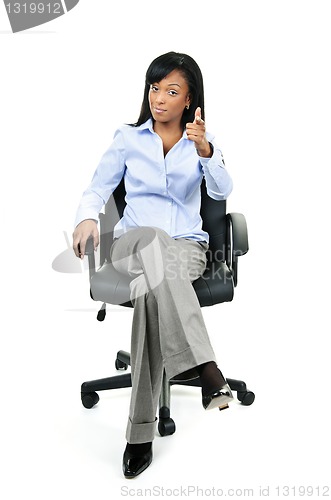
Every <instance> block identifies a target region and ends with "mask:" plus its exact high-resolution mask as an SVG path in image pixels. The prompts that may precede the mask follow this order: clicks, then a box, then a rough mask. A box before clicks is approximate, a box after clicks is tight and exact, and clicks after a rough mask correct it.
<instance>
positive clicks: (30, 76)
mask: <svg viewBox="0 0 331 500" xmlns="http://www.w3.org/2000/svg"><path fill="white" fill-rule="evenodd" d="M328 4H329V2H327V1H320V0H315V1H291V0H287V1H277V2H276V1H267V0H264V1H262V0H260V1H257V0H252V1H249V0H245V1H238V0H237V1H235V2H234V1H233V2H228V1H224V0H217V1H216V0H215V1H212V0H205V1H204V2H201V1H194V0H191V1H190V2H182V1H179V0H177V2H149V1H146V0H139V1H126V2H116V5H114V2H110V1H109V0H98V1H97V2H95V1H87V0H81V1H80V2H79V4H78V5H77V6H76V7H75V8H74V9H73V10H72V11H70V12H69V13H68V14H66V15H64V16H62V17H60V18H59V19H57V20H55V21H52V22H50V23H48V24H45V25H43V26H39V27H37V28H35V29H32V30H28V31H26V32H22V33H17V34H12V33H11V31H10V26H9V22H8V19H7V17H6V12H5V8H4V6H3V5H0V20H1V22H0V50H1V79H0V89H1V92H0V99H1V114H0V120H1V122H0V124H1V149H0V162H1V163H0V164H1V213H2V231H1V233H2V234H1V238H2V245H1V263H2V272H1V285H2V308H1V309H2V312H1V322H2V326H1V338H2V341H1V354H2V356H1V358H2V359H1V382H2V395H1V398H0V399H1V421H2V423H1V426H0V429H1V447H0V448H1V452H2V453H3V455H4V458H5V462H6V469H3V470H2V472H4V481H3V480H2V488H5V486H7V487H8V489H7V493H6V500H8V499H11V498H15V499H18V498H20V499H22V498H33V499H34V500H37V499H44V498H47V499H58V498H65V499H67V498H68V499H69V498H70V499H72V498H80V499H88V498H91V497H92V496H94V497H95V498H98V499H100V500H103V499H108V498H110V497H111V495H112V494H113V495H115V498H120V497H121V494H123V493H125V492H126V490H125V491H124V490H121V488H122V487H125V488H128V487H130V488H131V496H133V495H134V494H138V493H139V492H138V488H153V487H155V486H156V487H159V488H161V487H162V486H163V487H164V488H168V489H169V491H168V495H167V496H170V493H171V491H172V492H173V496H175V495H176V490H175V488H177V487H180V486H182V487H183V488H185V487H188V486H192V487H199V488H202V489H204V491H205V493H206V495H207V494H208V491H206V490H207V489H208V488H213V487H214V488H215V490H216V489H220V488H223V489H224V492H225V493H226V492H227V491H226V490H227V488H233V489H235V490H236V489H238V488H241V489H244V488H253V489H254V492H255V497H256V498H257V497H259V496H260V487H261V486H262V487H263V488H266V487H268V486H269V487H270V490H269V494H270V496H274V497H275V496H276V493H277V491H276V490H275V488H276V487H277V486H280V487H281V488H282V487H283V486H289V487H291V488H292V487H296V488H298V487H299V486H300V485H302V486H309V485H311V486H313V487H315V488H316V487H318V486H319V487H320V488H321V489H320V496H321V495H322V493H323V490H322V487H323V486H324V485H327V484H328V480H329V464H330V452H329V447H330V430H329V421H330V389H329V385H328V384H329V380H330V369H329V349H328V336H329V334H330V322H329V307H330V306H329V297H330V293H329V283H330V271H329V268H330V264H329V247H330V240H329V224H328V223H329V213H330V209H329V204H328V198H329V176H328V173H329V170H330V166H331V165H330V147H329V146H330V112H331V105H330V104H331V103H330V88H331V77H330V71H329V70H330V46H331V34H330V16H329V12H328ZM169 50H175V51H180V52H186V53H189V54H190V55H191V56H193V57H194V58H195V59H196V60H197V62H198V63H199V65H200V67H201V69H202V72H203V74H204V79H205V92H206V122H207V125H208V129H209V130H210V131H211V132H213V133H215V134H216V137H217V142H218V143H219V144H220V145H221V147H222V150H223V154H224V158H225V161H226V165H227V168H228V170H229V171H230V173H231V175H232V177H233V179H234V185H235V189H234V191H233V193H232V194H231V196H230V198H229V201H228V210H229V211H238V212H243V213H244V214H245V216H246V219H247V223H248V227H249V240H250V251H249V253H248V254H247V255H246V256H245V257H243V258H242V259H241V261H240V263H239V266H240V268H239V271H240V274H239V285H238V288H237V289H236V293H235V298H234V300H233V302H231V303H229V304H224V305H219V306H215V307H213V308H205V309H204V310H203V313H204V316H205V319H206V324H207V327H208V330H209V333H210V336H211V339H212V343H213V345H214V348H215V350H216V352H217V355H218V360H219V364H220V366H221V368H222V371H223V372H224V373H225V375H226V376H228V377H233V378H242V379H244V380H246V381H247V384H248V386H249V388H251V389H252V390H253V391H254V392H255V393H256V401H255V403H254V404H253V405H252V406H251V407H242V406H241V405H240V404H237V403H234V404H233V405H232V407H231V409H229V410H227V411H225V412H222V413H219V412H217V411H214V412H204V411H203V409H202V406H201V400H200V395H199V391H198V390H197V389H194V388H191V389H189V388H181V387H176V388H174V389H173V392H172V416H173V417H174V419H175V420H176V424H177V431H176V433H175V434H174V435H173V436H171V437H166V438H161V437H160V436H158V435H157V436H156V438H155V441H154V461H153V463H152V465H151V466H150V468H149V469H148V470H147V471H146V472H144V474H142V475H141V476H140V477H139V478H138V479H137V480H135V481H133V482H132V481H131V482H129V481H128V480H126V479H125V478H124V477H123V475H122V471H121V459H122V453H123V450H124V446H125V434H124V433H125V427H126V419H127V411H128V403H129V395H130V393H129V389H125V390H121V391H113V392H110V393H108V394H101V400H100V403H99V404H98V406H97V407H96V408H94V409H93V410H90V411H89V410H86V409H84V408H83V407H82V405H81V403H80V384H81V383H82V382H83V381H84V380H89V379H93V378H99V377H103V376H110V375H112V374H116V371H115V368H114V359H115V355H116V352H117V350H119V349H124V350H129V348H130V324H131V318H132V310H129V309H126V308H120V307H108V314H107V317H106V321H105V322H104V323H99V322H97V321H96V320H95V316H96V311H97V310H98V305H99V304H96V303H94V302H92V301H91V300H90V298H89V289H88V275H87V272H86V271H85V272H82V271H83V267H81V266H80V263H79V262H77V260H75V259H74V258H73V254H72V251H71V250H70V249H68V248H67V242H66V238H65V234H64V232H66V234H67V237H68V238H69V241H70V244H71V233H72V229H73V228H72V225H73V220H74V216H75V211H76V207H77V205H78V202H79V199H80V196H81V194H82V192H83V190H84V189H85V187H86V186H87V184H88V182H89V181H90V179H91V176H92V174H93V171H94V168H95V167H96V165H97V163H98V161H99V159H100V158H101V156H102V154H103V152H104V151H105V149H106V148H107V147H108V145H109V143H110V141H111V139H112V136H113V133H114V130H115V129H116V128H117V127H118V126H119V125H121V124H122V123H123V122H133V121H135V120H136V119H137V117H138V114H139V109H140V104H141V99H142V92H143V86H144V74H145V71H146V69H147V66H148V65H149V63H150V62H151V60H152V59H154V58H155V57H157V56H158V55H160V54H161V53H164V52H167V51H169ZM65 251H67V253H66V259H65V260H66V262H67V263H68V268H69V270H72V271H76V272H72V273H58V272H55V271H54V270H53V269H52V261H53V259H55V258H56V257H57V256H58V255H59V254H61V252H65ZM77 271H78V272H77ZM79 271H81V272H79ZM266 491H267V490H265V494H266ZM282 492H284V491H283V490H281V493H282ZM293 492H294V490H291V495H290V497H291V496H292V494H293ZM196 493H197V492H196ZM240 493H241V494H240ZM285 493H286V491H285ZM328 493H329V495H331V489H329V492H328ZM229 495H230V493H229V492H228V496H229ZM193 496H194V495H193V493H192V494H191V497H193ZM237 496H244V493H243V491H242V490H238V491H237ZM296 496H299V490H297V491H296ZM200 497H201V493H200ZM314 497H315V498H317V497H318V494H317V490H315V495H314Z"/></svg>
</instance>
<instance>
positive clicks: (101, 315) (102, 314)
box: [97, 309, 106, 321]
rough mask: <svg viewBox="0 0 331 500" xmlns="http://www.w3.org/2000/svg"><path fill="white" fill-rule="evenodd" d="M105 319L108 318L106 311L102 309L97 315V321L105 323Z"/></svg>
mask: <svg viewBox="0 0 331 500" xmlns="http://www.w3.org/2000/svg"><path fill="white" fill-rule="evenodd" d="M105 317H106V309H100V311H99V312H98V314H97V320H98V321H103V320H104V319H105Z"/></svg>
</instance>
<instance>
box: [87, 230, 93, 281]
mask: <svg viewBox="0 0 331 500" xmlns="http://www.w3.org/2000/svg"><path fill="white" fill-rule="evenodd" d="M85 255H87V257H88V268H89V275H90V280H91V278H92V276H93V274H94V273H95V256H94V245H93V237H92V236H90V238H88V240H87V241H86V246H85Z"/></svg>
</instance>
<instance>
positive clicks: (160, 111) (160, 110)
mask: <svg viewBox="0 0 331 500" xmlns="http://www.w3.org/2000/svg"><path fill="white" fill-rule="evenodd" d="M154 111H155V113H159V114H162V113H165V112H166V111H167V110H166V109H160V108H154Z"/></svg>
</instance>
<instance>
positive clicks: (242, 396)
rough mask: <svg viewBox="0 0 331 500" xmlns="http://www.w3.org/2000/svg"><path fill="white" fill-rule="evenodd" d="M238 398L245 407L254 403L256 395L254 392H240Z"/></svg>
mask: <svg viewBox="0 0 331 500" xmlns="http://www.w3.org/2000/svg"><path fill="white" fill-rule="evenodd" d="M237 398H238V399H239V401H240V402H241V404H243V405H244V406H250V405H251V404H253V402H254V399H255V394H254V392H251V391H243V392H239V391H238V392H237Z"/></svg>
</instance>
